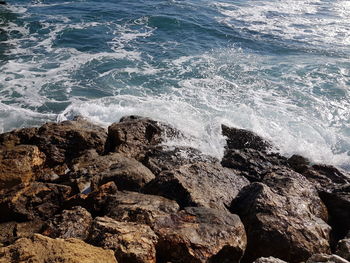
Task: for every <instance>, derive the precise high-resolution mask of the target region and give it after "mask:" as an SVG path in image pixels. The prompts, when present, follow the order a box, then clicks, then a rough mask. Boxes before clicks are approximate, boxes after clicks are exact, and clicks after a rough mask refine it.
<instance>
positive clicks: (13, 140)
mask: <svg viewBox="0 0 350 263" xmlns="http://www.w3.org/2000/svg"><path fill="white" fill-rule="evenodd" d="M37 132H38V128H23V129H17V130H13V131H11V132H6V133H3V134H0V145H2V146H5V147H6V148H12V147H14V146H16V145H19V144H32V138H33V137H34V135H35V134H36V133H37Z"/></svg>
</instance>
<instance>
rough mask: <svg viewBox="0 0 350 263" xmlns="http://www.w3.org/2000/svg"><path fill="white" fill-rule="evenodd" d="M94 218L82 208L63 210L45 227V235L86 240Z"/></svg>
mask: <svg viewBox="0 0 350 263" xmlns="http://www.w3.org/2000/svg"><path fill="white" fill-rule="evenodd" d="M91 224H92V216H91V214H90V213H89V212H88V211H87V210H86V209H85V208H82V207H80V206H76V207H73V208H72V209H71V210H63V211H62V213H61V214H58V215H56V216H54V217H53V218H51V219H50V220H49V221H48V223H47V224H46V226H45V230H44V232H43V234H44V235H46V236H49V237H52V238H57V237H59V238H64V239H66V238H78V239H81V240H86V239H87V238H88V236H89V233H90V227H91Z"/></svg>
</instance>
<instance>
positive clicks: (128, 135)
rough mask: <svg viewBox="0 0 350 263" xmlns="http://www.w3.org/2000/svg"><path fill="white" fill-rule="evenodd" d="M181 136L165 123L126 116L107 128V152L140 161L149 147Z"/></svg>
mask: <svg viewBox="0 0 350 263" xmlns="http://www.w3.org/2000/svg"><path fill="white" fill-rule="evenodd" d="M181 136H182V134H181V132H180V131H178V130H176V129H175V128H173V127H171V126H170V125H167V124H165V123H162V122H158V121H154V120H151V119H148V118H143V117H139V116H128V117H124V118H122V119H121V120H120V122H119V123H113V124H112V125H111V126H109V127H108V140H107V150H108V151H113V152H119V153H122V154H124V155H127V156H128V157H132V158H135V159H137V160H141V159H142V158H143V156H144V154H145V152H147V150H148V148H149V147H150V146H155V145H158V144H160V143H162V142H164V141H165V139H166V138H177V137H181Z"/></svg>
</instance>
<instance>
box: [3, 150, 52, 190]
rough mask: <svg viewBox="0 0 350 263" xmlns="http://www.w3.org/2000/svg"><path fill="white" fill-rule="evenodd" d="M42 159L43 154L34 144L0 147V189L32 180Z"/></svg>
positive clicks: (43, 159)
mask: <svg viewBox="0 0 350 263" xmlns="http://www.w3.org/2000/svg"><path fill="white" fill-rule="evenodd" d="M44 161H45V155H44V154H43V153H42V152H40V151H39V149H38V147H36V146H32V145H17V146H13V147H2V148H1V147H0V191H1V190H3V189H9V188H11V187H13V186H15V185H18V184H27V183H29V182H30V181H33V180H34V179H35V170H36V169H38V168H40V167H41V166H42V164H43V163H44Z"/></svg>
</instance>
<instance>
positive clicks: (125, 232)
mask: <svg viewBox="0 0 350 263" xmlns="http://www.w3.org/2000/svg"><path fill="white" fill-rule="evenodd" d="M157 239H158V238H157V236H156V234H155V233H154V232H153V231H152V229H151V228H150V227H149V226H147V225H143V224H136V223H131V222H118V221H115V220H113V219H111V218H108V217H97V218H96V219H95V221H94V223H93V226H92V234H91V242H92V243H93V244H96V245H98V246H101V247H103V248H108V249H112V250H114V251H115V255H116V258H117V259H118V261H119V262H123V263H155V262H156V249H155V245H156V244H157Z"/></svg>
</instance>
